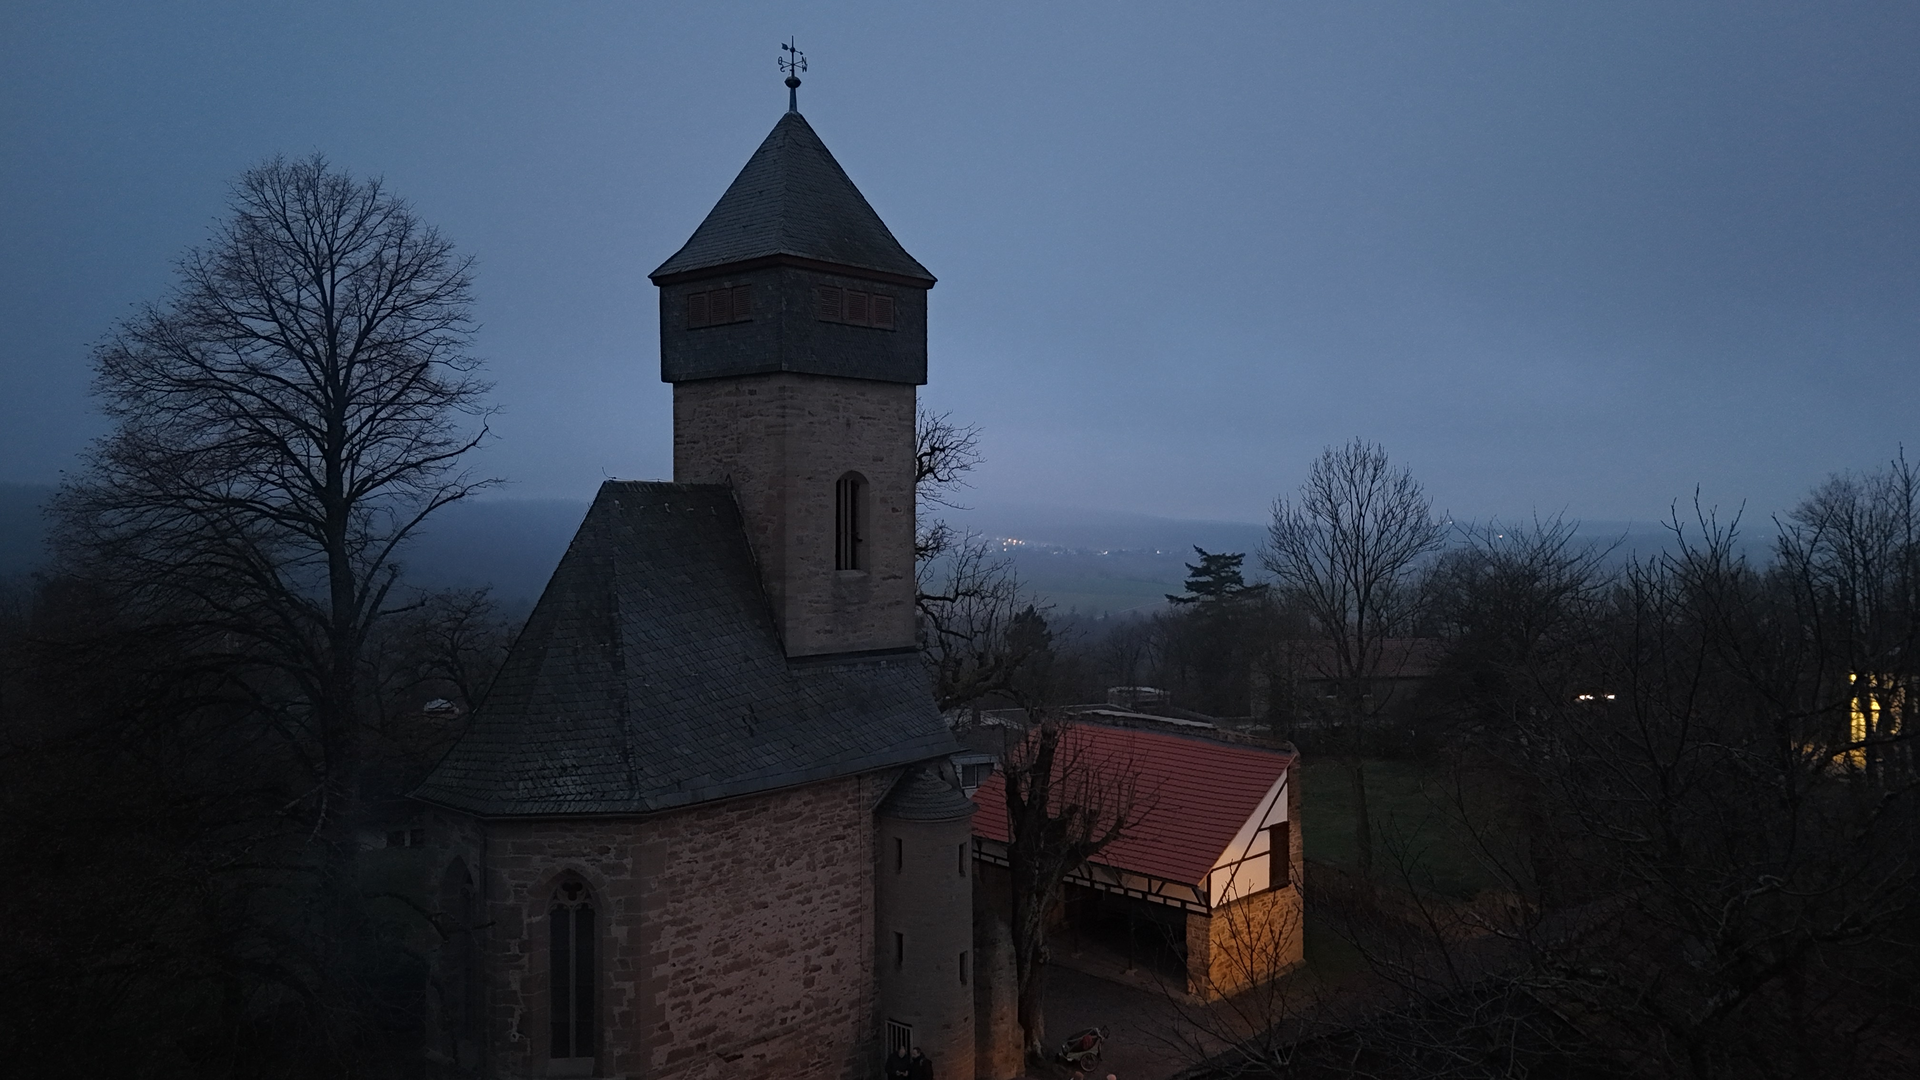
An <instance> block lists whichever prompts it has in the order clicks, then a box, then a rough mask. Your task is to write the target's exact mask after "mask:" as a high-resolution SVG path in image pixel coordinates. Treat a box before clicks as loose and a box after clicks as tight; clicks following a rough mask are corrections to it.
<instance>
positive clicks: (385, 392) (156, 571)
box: [56, 156, 486, 837]
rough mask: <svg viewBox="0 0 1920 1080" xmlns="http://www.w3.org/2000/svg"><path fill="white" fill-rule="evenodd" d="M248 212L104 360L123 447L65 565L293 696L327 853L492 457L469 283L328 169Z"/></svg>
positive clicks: (302, 169) (117, 337) (389, 198)
mask: <svg viewBox="0 0 1920 1080" xmlns="http://www.w3.org/2000/svg"><path fill="white" fill-rule="evenodd" d="M230 210H231V213H230V216H229V217H228V218H227V219H226V221H225V222H224V223H222V224H220V225H219V226H218V227H217V228H216V229H215V230H214V232H213V235H212V237H211V238H210V239H209V241H208V242H207V244H206V245H205V246H204V247H201V248H197V249H195V250H193V251H191V252H189V253H188V254H187V256H186V257H185V258H184V259H182V260H181V262H180V264H179V280H178V284H177V285H176V287H175V289H174V291H173V294H172V295H171V296H170V297H168V298H167V299H166V300H165V301H163V302H161V303H158V304H151V305H148V306H145V307H143V308H141V309H140V310H139V311H138V312H137V313H136V314H135V315H133V316H132V317H130V318H128V319H127V320H126V321H125V322H123V323H122V324H121V325H120V326H119V327H118V328H117V329H116V330H115V331H114V332H113V333H112V334H111V335H110V336H109V337H108V338H107V339H106V340H105V341H104V342H102V343H101V344H100V345H99V346H98V347H97V348H96V350H95V354H94V362H95V366H96V377H95V381H94V389H95V393H96V395H97V397H98V399H99V400H100V402H101V405H102V408H103V409H104V411H105V412H106V414H107V415H108V417H109V418H111V420H112V421H113V425H114V426H113V430H112V432H111V433H110V434H108V435H107V436H106V437H104V438H103V439H101V440H99V441H98V442H97V443H96V444H95V445H94V446H93V447H92V449H91V451H90V453H89V456H88V458H87V461H86V467H85V469H84V470H83V471H82V472H81V473H80V474H79V475H77V476H75V477H73V478H72V479H71V480H70V481H69V482H68V483H67V484H66V485H65V487H64V488H63V490H62V491H61V493H60V496H59V498H58V500H57V505H56V513H57V515H58V517H59V519H60V521H61V526H62V527H61V530H60V537H61V543H62V548H63V550H64V552H65V554H66V557H67V558H68V560H69V564H70V565H73V566H82V567H84V569H85V572H86V573H88V574H89V575H90V576H93V577H95V578H97V579H101V580H110V581H112V582H113V583H114V584H115V585H116V586H117V587H118V588H119V589H121V590H122V591H123V593H124V595H125V596H127V597H128V598H129V600H130V602H132V603H133V604H135V605H137V606H144V608H145V610H147V611H149V612H152V613H156V614H157V613H162V612H164V613H165V614H166V615H167V617H169V618H174V619H179V618H187V619H190V620H197V621H199V622H201V623H202V625H203V626H204V628H205V629H206V631H207V632H208V639H209V640H213V641H218V642H224V643H227V644H228V646H229V647H230V648H232V649H233V650H234V651H244V652H246V653H247V655H248V656H249V658H250V659H251V661H252V662H255V663H258V664H260V665H263V666H264V667H266V668H269V669H271V670H273V671H274V672H276V673H277V675H278V676H279V677H280V678H281V679H282V680H283V682H284V683H286V684H287V685H290V686H291V687H292V692H291V695H290V697H289V704H287V706H286V707H285V708H284V709H282V710H280V711H279V713H278V718H279V720H280V721H281V723H283V724H284V725H286V728H287V730H288V734H289V736H290V739H291V741H292V742H293V743H294V744H296V745H297V747H298V748H299V752H300V753H301V754H303V755H305V756H306V757H307V759H308V761H309V763H310V768H311V770H312V772H313V775H314V777H315V784H314V788H313V793H312V794H313V798H312V799H311V801H310V807H311V811H312V813H313V815H314V818H315V822H316V832H317V833H321V834H323V835H333V836H336V837H338V836H340V835H342V833H341V831H340V830H341V828H342V823H341V822H340V817H341V815H340V809H341V806H342V804H343V803H346V804H351V802H352V801H353V799H354V798H355V796H356V789H355V784H356V774H357V772H358V769H359V766H360V762H361V756H362V754H361V724H362V721H363V716H362V710H363V705H364V701H363V699H364V696H365V693H366V691H367V688H366V687H364V686H362V685H361V683H362V678H363V676H362V672H363V663H362V661H363V651H364V649H365V647H366V645H367V642H368V640H369V637H370V635H371V634H372V632H373V630H374V627H375V625H376V624H377V623H378V621H379V620H380V619H381V617H382V616H383V614H385V613H386V612H387V611H388V610H389V609H390V608H391V607H392V606H394V599H395V597H394V594H393V590H394V587H395V582H396V579H397V577H398V574H399V572H400V563H399V561H398V560H399V556H400V554H401V551H402V545H403V544H404V543H405V541H406V540H407V538H408V537H409V536H410V535H411V534H412V533H413V532H414V531H415V530H416V529H417V528H418V527H419V526H420V524H421V522H422V521H424V520H425V519H426V518H427V517H428V516H429V515H431V514H432V513H433V512H434V511H435V510H437V509H439V508H441V507H443V506H445V505H447V504H448V503H451V502H453V501H455V500H458V499H461V498H463V497H465V496H466V495H468V494H469V493H470V492H472V491H473V490H475V488H477V487H479V486H481V483H482V482H476V481H474V480H473V479H471V478H470V477H469V476H468V474H467V473H465V472H464V471H462V469H461V466H460V459H461V456H462V455H463V454H465V453H466V452H467V451H469V450H471V449H473V448H474V447H475V446H477V445H478V444H479V443H480V442H481V440H482V439H483V438H484V437H485V434H486V426H485V420H484V414H483V412H482V403H481V399H482V395H483V394H484V392H485V390H486V387H485V385H484V384H483V383H481V382H480V381H479V380H478V379H477V378H476V377H475V372H476V369H477V367H478V362H477V361H476V360H475V358H474V357H473V355H472V354H471V352H470V351H469V347H470V338H471V331H472V320H471V316H470V306H471V294H470V287H469V281H470V278H469V267H470V263H469V260H468V259H466V258H465V257H462V256H461V255H459V254H457V253H456V252H455V250H454V247H453V245H452V243H450V242H449V241H448V240H446V239H445V238H444V237H442V236H441V235H440V234H439V233H438V232H436V231H435V230H434V229H433V228H431V227H429V226H427V225H426V224H424V223H422V222H421V220H420V219H419V218H418V217H417V216H416V215H415V214H414V212H413V210H412V209H411V208H410V207H409V206H408V205H407V204H406V203H405V202H403V201H401V200H400V199H398V198H396V197H394V196H393V195H392V194H390V193H389V192H388V191H387V190H386V188H385V187H384V186H383V185H382V184H381V183H380V181H378V180H368V179H356V178H354V177H352V176H349V175H347V174H345V173H343V172H340V171H338V170H336V169H334V168H332V167H330V166H329V165H328V163H327V162H326V161H325V160H324V159H323V158H320V157H318V156H315V157H311V158H305V159H301V160H286V159H280V158H276V159H274V160H271V161H268V162H266V163H265V164H262V165H260V166H258V167H256V168H253V169H251V170H249V171H247V172H246V173H245V174H244V175H242V176H241V177H240V179H239V180H238V181H237V182H236V183H235V185H234V187H233V192H232V197H231V202H230ZM348 824H349V825H350V823H348Z"/></svg>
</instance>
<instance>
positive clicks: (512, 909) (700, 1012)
mask: <svg viewBox="0 0 1920 1080" xmlns="http://www.w3.org/2000/svg"><path fill="white" fill-rule="evenodd" d="M874 787H875V778H873V777H853V778H848V779H842V780H833V781H827V782H823V783H819V784H813V785H809V786H806V787H801V788H795V789H789V790H787V791H781V792H774V793H771V794H767V795H760V796H751V797H745V798H740V799H733V800H727V801H724V802H718V803H711V804H706V805H703V806H698V807H694V808H690V809H687V810H682V811H674V812H670V813H664V814H659V815H650V816H647V817H643V818H622V819H526V820H503V821H495V822H490V823H488V824H487V826H486V828H485V837H484V848H485V850H484V855H483V858H484V861H485V867H486V869H485V874H484V877H485V886H484V887H485V892H486V910H487V914H488V916H489V918H490V921H491V926H490V927H489V928H488V940H487V946H486V947H487V949H488V951H489V954H490V957H489V958H490V960H491V963H490V964H489V968H490V970H491V979H490V981H489V985H488V987H487V997H488V1010H487V1012H488V1017H489V1024H488V1027H489V1032H490V1036H491V1040H490V1041H491V1045H490V1047H489V1050H490V1055H489V1056H490V1063H489V1069H488V1071H489V1072H490V1073H491V1074H492V1075H494V1076H497V1077H513V1078H520V1077H526V1078H533V1077H545V1076H547V1075H549V1073H548V1059H547V1056H546V1055H547V1043H548V1034H547V1025H548V1023H549V1018H548V1001H547V966H548V954H547V949H548V943H547V937H546V933H547V929H546V908H547V904H548V902H549V899H550V897H551V894H552V892H553V890H554V888H555V887H556V885H557V884H558V883H559V882H560V881H561V880H562V879H563V878H564V876H565V875H567V874H575V875H578V876H579V877H580V878H581V879H582V880H584V881H585V882H586V883H587V884H588V886H589V887H590V888H591V889H592V890H593V899H594V905H595V911H596V916H597V918H596V925H595V929H596V933H597V935H598V938H599V940H598V943H597V944H598V948H597V950H596V952H597V956H596V967H597V970H596V972H595V976H596V983H597V986H596V992H597V994H598V995H599V999H598V1001H597V1003H596V1005H597V1009H596V1015H597V1016H598V1018H599V1019H600V1024H601V1026H600V1030H599V1032H598V1033H597V1043H598V1054H597V1057H596V1059H595V1062H594V1071H593V1074H592V1075H594V1076H599V1077H636V1078H638V1077H646V1078H649V1080H652V1078H675V1080H680V1078H686V1080H695V1078H706V1077H715V1078H718V1077H737V1076H781V1077H795V1078H807V1077H821V1078H825V1077H842V1076H848V1075H864V1074H865V1072H866V1071H870V1065H871V1062H872V1061H873V1060H877V1058H876V1049H875V1047H876V1043H875V1038H874V1033H873V1030H872V1020H871V1017H872V1012H873V954H872V948H873V916H872V902H873V899H872V898H873V856H872V853H873V819H872V817H871V814H870V809H871V806H872V803H873V798H874V795H873V788H874Z"/></svg>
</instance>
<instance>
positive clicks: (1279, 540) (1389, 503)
mask: <svg viewBox="0 0 1920 1080" xmlns="http://www.w3.org/2000/svg"><path fill="white" fill-rule="evenodd" d="M1444 535H1445V532H1444V526H1442V524H1441V523H1440V522H1439V521H1438V520H1436V519H1435V517H1434V514H1433V506H1432V503H1431V501H1430V500H1428V498H1427V493H1426V490H1425V489H1424V488H1422V487H1421V486H1420V483H1419V481H1417V480H1415V479H1414V478H1413V474H1412V473H1411V472H1409V471H1408V470H1407V469H1406V468H1405V467H1396V466H1395V465H1394V464H1393V463H1392V462H1391V461H1390V460H1388V458H1387V452H1386V450H1385V448H1383V447H1380V446H1376V445H1374V444H1372V443H1368V442H1365V441H1362V440H1360V439H1355V440H1353V441H1352V442H1350V443H1347V444H1346V445H1345V446H1339V447H1328V448H1327V449H1326V450H1325V451H1323V452H1322V453H1321V454H1320V456H1319V457H1318V458H1317V459H1315V461H1314V463H1313V466H1312V468H1311V469H1309V470H1308V472H1307V479H1306V482H1305V483H1304V484H1302V485H1301V486H1300V494H1299V495H1298V496H1297V497H1296V498H1294V499H1285V498H1281V499H1276V500H1274V504H1273V521H1272V524H1271V525H1270V526H1269V527H1268V529H1267V544H1266V547H1265V549H1264V550H1263V551H1262V552H1261V555H1260V561H1261V564H1262V565H1263V566H1265V567H1266V569H1267V572H1268V573H1270V574H1272V575H1273V577H1274V581H1275V583H1276V584H1277V585H1278V586H1279V589H1280V592H1281V593H1282V594H1283V595H1284V596H1285V597H1287V598H1288V599H1289V600H1291V601H1292V602H1293V603H1294V604H1296V605H1297V606H1298V607H1299V609H1300V610H1301V611H1303V612H1305V614H1306V615H1307V617H1308V618H1309V619H1310V620H1311V621H1312V623H1313V626H1314V630H1315V632H1316V633H1317V634H1318V635H1319V637H1320V638H1321V639H1322V640H1323V641H1324V642H1325V651H1324V653H1323V654H1322V655H1324V657H1325V660H1324V666H1325V667H1326V668H1327V670H1326V671H1324V672H1322V674H1323V675H1324V676H1326V677H1329V678H1330V679H1331V680H1332V681H1333V683H1334V686H1335V687H1336V693H1337V704H1338V721H1339V723H1340V728H1341V732H1342V735H1343V736H1344V738H1343V740H1342V741H1343V743H1344V751H1345V755H1344V756H1345V759H1346V768H1347V775H1348V778H1349V781H1350V783H1351V784H1352V786H1353V805H1354V822H1353V828H1354V847H1355V851H1356V853H1357V855H1358V859H1359V864H1360V870H1361V873H1362V874H1366V873H1370V872H1371V870H1372V865H1373V833H1372V827H1371V823H1370V822H1369V820H1368V814H1367V774H1366V763H1365V754H1366V752H1367V740H1366V735H1367V730H1368V728H1369V727H1370V726H1371V723H1372V721H1373V719H1374V717H1375V716H1376V715H1377V714H1378V713H1379V712H1380V711H1381V709H1382V708H1384V707H1385V705H1386V701H1385V700H1384V696H1383V695H1376V694H1375V693H1374V690H1375V688H1376V686H1378V685H1380V682H1379V681H1380V678H1381V676H1383V675H1391V674H1392V672H1388V671H1383V665H1384V664H1385V662H1386V659H1387V656H1388V642H1389V640H1390V639H1392V638H1393V637H1395V636H1398V635H1400V634H1403V633H1405V632H1406V627H1407V626H1408V624H1409V622H1410V617H1411V615H1412V614H1413V610H1414V607H1415V605H1416V603H1417V600H1418V589H1417V587H1416V585H1417V582H1416V577H1417V571H1418V564H1419V562H1420V560H1421V559H1422V558H1423V557H1424V556H1425V555H1427V554H1428V553H1430V552H1432V551H1434V550H1435V549H1437V548H1438V547H1439V546H1440V542H1441V540H1442V538H1443V537H1444Z"/></svg>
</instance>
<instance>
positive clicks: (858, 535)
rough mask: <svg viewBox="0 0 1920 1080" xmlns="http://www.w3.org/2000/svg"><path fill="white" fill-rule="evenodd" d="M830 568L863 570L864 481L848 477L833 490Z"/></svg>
mask: <svg viewBox="0 0 1920 1080" xmlns="http://www.w3.org/2000/svg"><path fill="white" fill-rule="evenodd" d="M833 507H834V522H833V568H834V569H835V570H865V569H866V568H867V537H866V531H867V481H866V479H865V478H863V477H862V476H861V475H860V474H859V473H848V474H847V475H845V476H843V477H841V478H840V481H839V483H838V484H836V485H835V486H834V499H833Z"/></svg>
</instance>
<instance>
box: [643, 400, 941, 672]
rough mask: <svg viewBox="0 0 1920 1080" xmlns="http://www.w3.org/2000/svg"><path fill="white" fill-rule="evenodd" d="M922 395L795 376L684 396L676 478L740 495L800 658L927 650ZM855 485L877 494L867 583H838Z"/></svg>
mask: <svg viewBox="0 0 1920 1080" xmlns="http://www.w3.org/2000/svg"><path fill="white" fill-rule="evenodd" d="M914 393H915V388H914V387H913V386H912V385H910V384H906V383H890V382H873V381H867V380H860V379H842V378H835V377H832V376H827V375H800V374H793V373H777V374H770V375H747V376H740V377H737V378H726V379H706V380H701V381H697V382H684V383H676V384H675V385H674V388H673V478H674V480H675V481H677V482H680V483H731V484H732V485H733V488H734V492H735V494H736V495H737V497H738V498H739V500H740V510H741V516H742V517H743V518H744V519H745V523H746V528H747V537H748V540H749V542H750V543H751V544H752V547H753V553H754V557H755V558H756V559H757V560H759V563H760V572H761V576H762V577H763V578H764V579H765V582H766V589H767V594H768V599H769V601H770V602H771V603H772V605H773V609H774V619H775V622H776V623H777V624H778V626H779V627H780V634H781V640H782V641H783V642H784V643H785V646H786V651H787V655H789V656H807V655H819V654H825V653H839V652H860V651H865V650H870V649H909V648H912V647H913V646H914V614H915V613H914V584H913V529H914V449H915V443H914ZM848 472H857V473H859V474H860V475H861V476H862V477H864V478H865V480H866V482H867V485H868V488H867V491H868V502H867V524H866V545H865V546H866V552H867V555H868V558H869V567H868V569H865V570H836V569H834V505H835V485H836V483H837V482H838V481H839V479H840V477H841V476H843V475H845V474H846V473H848Z"/></svg>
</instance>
